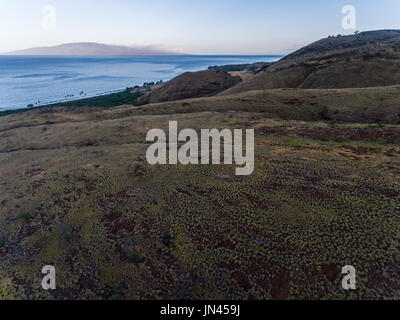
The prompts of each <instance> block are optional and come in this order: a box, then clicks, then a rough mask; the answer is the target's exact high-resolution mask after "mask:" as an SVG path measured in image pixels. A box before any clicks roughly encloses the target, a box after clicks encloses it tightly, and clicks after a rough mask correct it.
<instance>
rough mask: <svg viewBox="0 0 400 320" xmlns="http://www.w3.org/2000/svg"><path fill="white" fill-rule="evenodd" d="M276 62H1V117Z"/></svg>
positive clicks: (133, 58) (19, 59)
mask: <svg viewBox="0 0 400 320" xmlns="http://www.w3.org/2000/svg"><path fill="white" fill-rule="evenodd" d="M280 58H281V57H279V56H129V57H127V56H124V57H98V56H85V57H82V56H80V57H76V56H68V57H67V56H0V111H2V110H10V109H19V108H25V107H27V106H28V105H30V104H33V105H43V104H48V103H53V102H58V101H63V100H73V99H78V98H82V97H91V96H96V95H99V94H105V93H108V92H113V91H118V90H123V89H125V88H126V87H132V86H135V85H142V84H143V83H145V82H152V81H159V80H163V81H167V80H170V79H172V78H173V77H175V76H177V75H179V74H181V73H183V72H186V71H198V70H203V69H207V68H208V67H209V66H212V65H225V64H241V63H253V62H271V61H276V60H279V59H280Z"/></svg>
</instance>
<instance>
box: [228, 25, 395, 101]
mask: <svg viewBox="0 0 400 320" xmlns="http://www.w3.org/2000/svg"><path fill="white" fill-rule="evenodd" d="M399 70H400V31H399V30H387V31H370V32H363V33H360V34H358V35H351V36H336V37H329V38H325V39H322V40H320V41H317V42H315V43H313V44H311V45H309V46H306V47H304V48H302V49H300V50H298V51H296V52H294V53H292V54H290V55H288V56H286V57H285V58H284V59H282V60H281V61H279V62H277V63H275V64H273V65H272V66H270V67H269V68H267V69H266V70H265V71H263V72H260V73H259V74H258V75H256V76H255V77H254V78H252V79H250V80H249V81H246V82H243V83H241V84H239V85H237V86H235V87H233V88H231V89H228V90H227V91H225V92H224V93H223V94H224V95H229V94H232V93H238V92H245V91H249V90H262V89H274V88H362V87H375V86H389V85H395V84H400V72H399Z"/></svg>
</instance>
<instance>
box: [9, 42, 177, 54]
mask: <svg viewBox="0 0 400 320" xmlns="http://www.w3.org/2000/svg"><path fill="white" fill-rule="evenodd" d="M4 54H7V55H55V56H56V55H67V56H68V55H82V56H86V55H87V56H132V55H167V54H174V55H175V54H177V53H174V52H170V51H166V50H159V49H155V48H153V47H140V48H139V47H137V48H134V47H127V46H116V45H109V44H103V43H95V42H77V43H66V44H61V45H58V46H53V47H37V48H30V49H25V50H18V51H13V52H7V53H4Z"/></svg>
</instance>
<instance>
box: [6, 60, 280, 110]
mask: <svg viewBox="0 0 400 320" xmlns="http://www.w3.org/2000/svg"><path fill="white" fill-rule="evenodd" d="M273 63H275V62H256V63H244V64H232V65H212V66H208V67H205V68H202V69H199V70H196V71H184V72H182V73H180V74H178V75H176V76H179V75H182V74H184V73H186V72H198V71H203V70H210V69H219V70H222V71H224V72H236V71H238V69H241V71H248V72H253V71H254V69H252V67H254V66H257V67H259V66H261V68H262V65H268V64H273ZM227 68H228V69H227ZM230 68H231V69H232V70H230ZM169 80H171V79H168V80H159V81H157V82H149V83H147V82H145V83H144V84H143V85H140V86H139V85H136V86H133V87H126V88H124V89H122V88H121V89H115V90H109V91H105V92H101V93H96V94H92V95H86V93H84V92H83V91H82V92H81V93H80V94H79V95H80V96H72V97H68V96H66V97H65V98H64V99H60V100H53V101H48V102H45V103H43V104H42V103H40V104H39V103H38V104H32V105H28V106H26V107H24V108H15V109H6V110H1V111H0V117H4V116H8V115H11V114H17V113H23V112H28V111H31V110H36V109H40V108H46V107H52V106H53V107H56V106H68V104H71V103H73V102H81V103H82V102H84V101H87V102H90V100H91V99H96V98H103V99H107V97H111V96H112V95H116V94H123V93H127V92H130V93H132V95H133V96H132V98H137V97H139V96H140V95H142V94H144V93H146V92H148V91H149V88H151V87H152V86H154V85H159V84H162V83H166V82H167V81H169ZM140 89H142V90H143V92H144V93H141V91H140ZM134 91H135V92H134ZM82 94H85V96H84V97H82V96H81V95H82ZM64 104H66V105H64ZM78 106H79V105H78ZM81 107H83V106H82V105H81ZM96 107H100V106H96ZM104 108H109V107H108V106H104Z"/></svg>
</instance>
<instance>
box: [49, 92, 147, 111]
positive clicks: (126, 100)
mask: <svg viewBox="0 0 400 320" xmlns="http://www.w3.org/2000/svg"><path fill="white" fill-rule="evenodd" d="M140 96H141V94H140V93H135V92H132V89H131V88H127V89H126V90H125V91H121V92H116V93H111V94H107V95H102V96H98V97H93V98H86V99H82V100H75V101H69V102H62V103H58V104H55V105H52V106H56V105H57V106H64V107H101V108H112V107H117V106H121V105H124V104H135V101H136V99H137V98H138V97H140ZM50 107H51V106H50Z"/></svg>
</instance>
